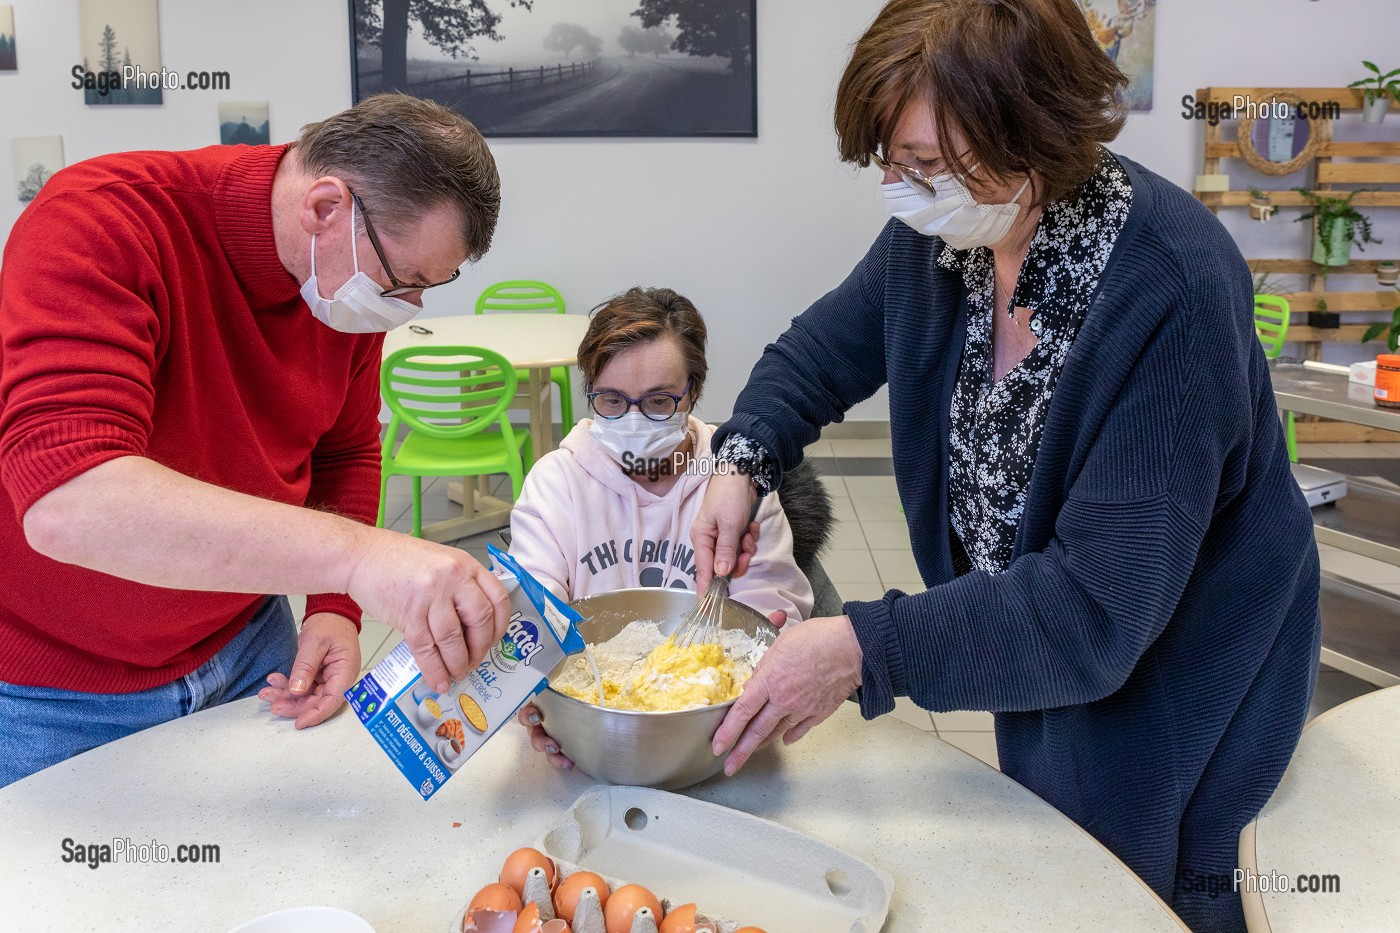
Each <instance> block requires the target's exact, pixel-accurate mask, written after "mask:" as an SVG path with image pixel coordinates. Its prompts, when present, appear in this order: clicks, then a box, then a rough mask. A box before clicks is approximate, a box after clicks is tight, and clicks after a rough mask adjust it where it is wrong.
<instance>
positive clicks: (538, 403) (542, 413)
mask: <svg viewBox="0 0 1400 933" xmlns="http://www.w3.org/2000/svg"><path fill="white" fill-rule="evenodd" d="M549 385H550V382H549V369H548V368H544V369H541V368H539V367H535V368H533V369H531V370H530V399H529V406H530V442H531V443H532V444H533V445H534V453H535V459H536V460H538V459H539V458H540V457H543V456H544V455H545V454H547V453H549V452H550V451H551V450H553V449H554V428H553V426H552V425H551V424H550V415H551V412H550V405H549V398H548V396H547V395H546V392H545V390H546V388H547V387H548V386H549Z"/></svg>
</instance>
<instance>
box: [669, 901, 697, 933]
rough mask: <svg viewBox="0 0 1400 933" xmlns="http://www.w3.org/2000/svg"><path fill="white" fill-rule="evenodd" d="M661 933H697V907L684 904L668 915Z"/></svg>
mask: <svg viewBox="0 0 1400 933" xmlns="http://www.w3.org/2000/svg"><path fill="white" fill-rule="evenodd" d="M661 933H695V905H694V904H682V905H681V906H680V907H677V908H676V909H675V910H673V911H671V912H670V913H669V914H667V915H666V919H665V920H664V921H662V923H661Z"/></svg>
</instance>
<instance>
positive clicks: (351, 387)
mask: <svg viewBox="0 0 1400 933" xmlns="http://www.w3.org/2000/svg"><path fill="white" fill-rule="evenodd" d="M285 152H286V147H284V146H258V147H251V148H250V147H246V146H214V147H210V148H208V149H199V150H195V151H192V152H128V153H121V154H118V155H111V156H103V157H101V158H96V159H91V160H89V161H86V162H82V163H79V164H77V165H74V166H72V167H71V168H67V169H65V170H63V171H61V172H59V173H58V174H56V175H55V176H54V177H53V178H52V179H50V180H49V182H48V184H46V185H45V186H44V189H43V191H42V192H40V194H39V196H38V197H37V198H35V200H34V202H33V203H32V204H30V205H29V207H28V208H27V209H26V210H25V211H24V213H23V214H22V215H21V216H20V218H19V220H18V221H17V222H16V223H15V226H14V229H13V231H12V232H11V234H10V238H9V241H8V243H7V244H6V247H5V253H4V264H3V266H0V555H3V558H0V680H4V681H8V682H10V683H16V684H24V685H31V686H46V687H61V688H65V689H70V690H83V691H90V692H99V693H126V692H131V691H136V690H143V689H147V688H150V687H154V686H158V685H160V684H164V683H168V682H170V681H172V680H174V679H176V678H177V677H180V676H183V675H184V674H187V673H189V672H190V671H192V670H194V669H195V668H197V667H199V666H200V665H201V664H203V663H204V662H205V661H207V660H209V658H210V657H212V656H213V655H214V654H215V652H217V651H218V650H219V649H220V648H221V647H223V646H224V645H225V644H227V643H228V642H229V640H230V639H232V638H233V636H234V635H236V634H237V633H238V632H239V630H240V629H241V628H242V627H243V626H244V625H245V624H246V623H247V621H248V619H249V618H250V617H251V615H252V613H253V611H254V609H255V608H256V606H257V603H258V601H259V599H260V598H261V597H258V596H249V595H247V594H240V593H214V592H195V591H188V590H168V589H162V588H158V587H151V586H145V585H142V584H138V583H132V582H130V581H127V580H121V579H118V578H116V577H112V576H108V575H107V574H103V573H98V572H95V571H92V570H86V569H83V568H81V567H74V566H70V565H67V564H62V563H58V562H56V561H53V560H50V559H49V558H47V557H44V556H42V555H40V554H38V553H37V552H36V551H34V550H33V549H32V548H30V547H29V545H28V543H27V542H26V540H25V537H24V531H23V525H22V520H23V516H24V513H25V511H26V510H27V509H28V508H29V507H30V506H31V505H33V504H34V502H35V501H36V500H37V499H39V498H40V497H41V496H43V495H44V494H45V493H47V492H49V491H51V490H53V489H55V488H56V487H58V486H60V485H62V484H63V483H65V482H66V481H68V480H70V479H72V478H73V477H75V476H78V475H79V474H81V473H83V472H85V471H87V470H90V469H92V468H93V467H95V466H97V465H98V464H100V463H103V462H104V461H107V460H111V459H113V458H116V457H121V456H130V455H135V456H140V457H147V458H149V459H151V460H154V461H156V462H158V463H161V464H163V465H165V466H167V467H169V468H171V469H173V470H176V471H178V472H180V473H183V474H185V475H187V476H191V477H194V478H195V479H199V480H202V481H204V482H207V483H213V484H215V485H218V486H223V487H225V488H227V489H233V490H236V491H238V492H243V493H247V494H249V495H254V496H260V497H262V498H265V499H272V500H275V501H278V502H285V503H290V504H294V505H309V506H313V507H323V508H326V509H329V510H332V511H335V512H337V513H339V514H342V515H347V516H350V517H352V518H355V519H358V520H361V521H365V522H373V521H374V516H375V513H376V510H377V505H378V491H379V490H378V478H379V419H378V414H379V393H378V388H379V383H378V372H379V359H380V347H381V345H382V343H383V338H382V336H381V335H350V334H342V333H339V332H337V331H334V330H332V329H331V328H329V327H327V326H325V325H324V324H322V323H320V322H319V321H317V320H316V319H315V318H314V317H312V316H311V312H310V310H309V309H308V308H307V306H306V303H305V302H303V301H302V300H301V297H300V295H299V291H298V284H297V282H296V280H295V279H294V278H293V277H292V276H291V275H290V274H289V273H288V272H287V270H286V269H285V268H284V267H283V266H282V263H281V262H280V261H279V260H278V258H277V252H276V248H275V245H274V242H273V233H272V212H271V195H272V179H273V175H274V173H275V172H276V169H277V163H278V161H279V160H280V159H281V157H282V155H283V154H284V153H285ZM106 544H107V545H108V546H110V547H114V548H119V547H121V546H122V542H121V541H119V540H114V541H109V542H106ZM307 611H308V613H313V612H325V611H329V612H337V613H340V614H341V615H344V616H346V617H348V618H351V619H352V620H354V621H355V622H356V624H357V625H358V623H359V615H360V613H359V608H358V607H357V606H356V605H355V603H354V602H353V601H352V600H351V599H350V598H349V597H347V596H343V595H335V594H332V595H326V596H312V597H310V598H309V599H308V601H307Z"/></svg>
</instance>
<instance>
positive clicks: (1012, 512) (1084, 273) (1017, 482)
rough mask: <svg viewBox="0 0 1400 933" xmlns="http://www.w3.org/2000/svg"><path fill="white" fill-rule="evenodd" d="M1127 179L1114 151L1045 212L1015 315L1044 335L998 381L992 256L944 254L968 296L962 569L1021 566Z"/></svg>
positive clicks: (956, 509)
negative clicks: (1032, 498) (1073, 352)
mask: <svg viewBox="0 0 1400 933" xmlns="http://www.w3.org/2000/svg"><path fill="white" fill-rule="evenodd" d="M1132 199H1133V189H1132V184H1131V183H1130V182H1129V180H1128V176H1127V173H1125V172H1124V171H1123V168H1122V166H1120V165H1119V164H1118V162H1117V161H1116V160H1115V159H1114V158H1113V156H1112V155H1111V154H1110V153H1109V152H1108V151H1107V150H1104V152H1103V154H1102V157H1101V158H1100V160H1099V166H1098V169H1097V170H1096V172H1095V173H1094V175H1093V176H1092V177H1090V179H1089V180H1088V181H1086V182H1085V183H1084V184H1083V185H1081V186H1080V187H1079V188H1078V189H1077V190H1076V191H1075V192H1074V193H1073V194H1071V195H1070V196H1069V197H1067V198H1065V199H1064V200H1061V201H1056V202H1053V203H1051V204H1047V205H1046V206H1045V210H1044V213H1043V214H1042V216H1041V219H1040V222H1039V224H1038V225H1037V227H1036V231H1035V234H1034V236H1033V237H1032V239H1031V245H1030V248H1029V250H1028V252H1027V254H1026V260H1025V263H1024V264H1023V265H1022V267H1021V275H1020V278H1019V280H1018V281H1017V283H1016V293H1015V295H1014V296H1013V298H1012V301H1011V304H1010V306H1009V307H1007V308H1006V313H1007V314H1008V315H1011V314H1014V310H1015V308H1017V307H1023V308H1028V309H1030V311H1031V319H1030V328H1031V332H1032V333H1033V334H1035V336H1036V337H1037V343H1036V345H1035V347H1034V348H1033V349H1032V350H1031V351H1030V353H1029V354H1027V355H1026V358H1025V359H1024V360H1022V361H1021V362H1020V363H1019V364H1017V365H1016V366H1015V367H1014V368H1012V369H1011V370H1010V371H1009V372H1007V373H1006V374H1005V375H1004V376H1003V377H1002V378H1001V379H1000V380H999V381H997V382H995V383H993V381H992V313H993V310H994V309H993V307H992V301H993V299H992V294H993V292H992V289H993V272H994V268H993V261H992V251H991V250H990V249H987V248H976V249H970V250H955V249H953V248H952V247H946V246H945V247H944V249H943V252H942V254H941V255H940V256H939V257H938V260H937V261H938V263H939V265H940V266H942V267H943V268H945V269H948V270H951V271H961V272H962V276H963V283H964V284H965V285H966V287H967V293H968V298H967V300H968V323H967V341H966V343H965V344H964V346H963V355H962V362H961V363H960V364H959V368H958V379H957V384H956V386H955V387H954V389H953V403H952V413H951V418H950V424H951V436H950V446H949V457H950V470H949V477H948V483H949V489H948V494H949V502H950V504H951V507H952V508H951V519H952V526H953V564H954V570H955V572H956V573H958V574H959V575H961V574H963V573H967V572H969V571H971V570H984V571H987V572H988V573H1000V572H1002V571H1004V570H1005V569H1006V568H1007V567H1008V566H1009V565H1010V563H1011V552H1012V546H1013V545H1014V543H1015V540H1016V529H1017V526H1018V525H1019V524H1020V521H1021V513H1022V511H1023V509H1024V507H1025V501H1026V490H1027V488H1028V487H1029V486H1030V480H1031V471H1032V468H1033V467H1034V466H1035V456H1036V451H1037V450H1038V448H1039V446H1040V436H1041V431H1042V429H1043V428H1044V426H1045V416H1046V414H1047V413H1048V412H1049V410H1050V399H1051V397H1052V396H1053V395H1054V392H1055V383H1056V382H1057V381H1058V380H1059V377H1060V371H1061V370H1062V369H1063V368H1064V364H1065V358H1066V357H1067V356H1069V351H1070V348H1071V347H1072V346H1074V339H1075V337H1076V336H1077V335H1078V334H1079V327H1080V324H1082V323H1083V321H1084V315H1085V313H1086V312H1087V311H1088V310H1089V303H1090V301H1091V300H1092V298H1093V296H1094V291H1095V289H1096V288H1097V287H1098V282H1099V276H1100V275H1102V273H1103V270H1104V267H1105V266H1106V265H1107V264H1108V256H1109V253H1110V252H1112V250H1113V244H1114V242H1115V241H1116V240H1117V238H1118V234H1119V232H1120V231H1122V229H1123V224H1124V222H1125V221H1126V220H1127V217H1128V208H1129V207H1130V206H1131V204H1132Z"/></svg>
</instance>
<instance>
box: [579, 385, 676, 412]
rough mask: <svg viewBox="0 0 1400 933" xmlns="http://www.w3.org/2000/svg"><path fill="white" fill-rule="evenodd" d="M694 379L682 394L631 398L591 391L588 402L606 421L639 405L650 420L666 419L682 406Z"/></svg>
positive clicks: (662, 393) (614, 393)
mask: <svg viewBox="0 0 1400 933" xmlns="http://www.w3.org/2000/svg"><path fill="white" fill-rule="evenodd" d="M693 381H694V380H691V379H687V380H686V381H685V388H684V389H682V390H681V394H680V395H672V394H671V393H669V392H649V393H647V394H646V395H643V396H642V397H641V398H630V397H629V396H626V395H623V394H622V393H621V392H612V391H606V392H589V393H588V395H587V398H588V404H589V405H590V406H591V407H592V409H593V413H594V414H595V415H597V416H598V417H599V418H602V419H603V420H604V421H616V420H617V419H618V418H621V417H622V416H623V415H625V414H627V412H628V411H630V410H631V409H632V406H633V405H636V406H637V411H639V412H641V413H642V415H643V417H645V418H646V419H647V420H648V421H665V420H666V419H667V418H669V417H671V416H672V415H674V414H675V413H676V410H677V409H678V408H680V405H681V400H682V399H684V398H685V396H686V393H687V392H689V391H690V384H691V382H693Z"/></svg>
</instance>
